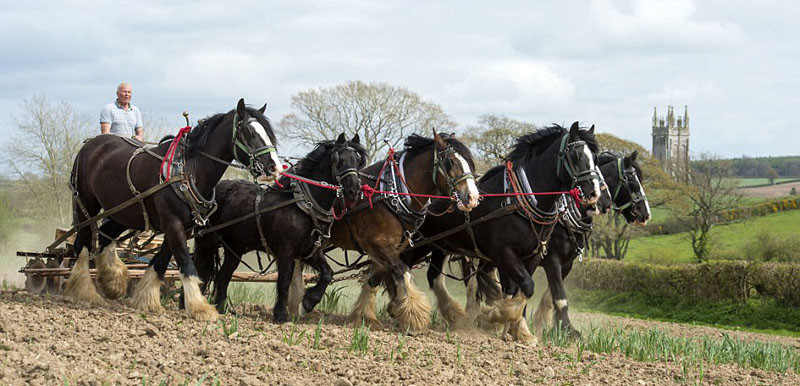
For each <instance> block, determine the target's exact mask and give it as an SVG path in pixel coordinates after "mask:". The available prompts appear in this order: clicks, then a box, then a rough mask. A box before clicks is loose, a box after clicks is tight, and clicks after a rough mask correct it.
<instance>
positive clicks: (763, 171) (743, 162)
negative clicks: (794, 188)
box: [722, 156, 800, 178]
mask: <svg viewBox="0 0 800 386" xmlns="http://www.w3.org/2000/svg"><path fill="white" fill-rule="evenodd" d="M722 161H724V162H731V164H732V165H731V166H732V167H733V174H734V175H735V176H737V177H743V178H769V174H770V171H771V170H774V171H775V172H776V173H777V175H778V176H779V177H800V156H781V157H748V156H743V157H742V158H733V159H730V160H722Z"/></svg>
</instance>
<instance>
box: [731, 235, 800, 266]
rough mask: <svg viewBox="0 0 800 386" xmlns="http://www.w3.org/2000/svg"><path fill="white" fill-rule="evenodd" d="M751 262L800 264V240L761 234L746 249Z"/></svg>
mask: <svg viewBox="0 0 800 386" xmlns="http://www.w3.org/2000/svg"><path fill="white" fill-rule="evenodd" d="M744 252H745V255H746V256H747V258H748V259H749V260H755V261H772V262H783V263H800V239H797V237H791V236H789V237H781V236H778V235H775V234H772V233H769V232H764V231H762V232H759V233H758V234H756V237H755V239H753V241H751V242H749V243H747V244H746V245H745V247H744Z"/></svg>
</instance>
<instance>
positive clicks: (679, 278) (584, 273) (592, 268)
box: [569, 259, 800, 306]
mask: <svg viewBox="0 0 800 386" xmlns="http://www.w3.org/2000/svg"><path fill="white" fill-rule="evenodd" d="M569 282H570V284H571V285H574V286H577V287H578V288H581V289H587V290H609V291H620V292H628V291H635V292H639V293H643V294H648V295H652V296H655V297H680V298H681V299H684V300H686V301H689V302H694V303H697V302H704V301H717V300H726V299H727V300H733V301H737V302H743V301H746V300H747V298H748V296H750V294H751V292H752V293H756V294H758V295H759V296H762V297H769V298H773V299H776V300H777V301H779V302H781V303H785V304H789V305H794V306H800V264H784V263H753V262H746V261H711V262H706V263H701V264H677V265H671V266H664V265H655V264H640V263H624V262H620V261H610V260H601V259H589V260H586V261H585V262H584V263H583V264H578V265H576V266H575V267H574V268H573V270H572V274H571V275H570V276H569Z"/></svg>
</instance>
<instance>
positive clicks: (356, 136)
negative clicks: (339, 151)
mask: <svg viewBox="0 0 800 386" xmlns="http://www.w3.org/2000/svg"><path fill="white" fill-rule="evenodd" d="M350 142H352V143H361V137H359V136H358V133H356V135H354V136H353V139H351V140H350Z"/></svg>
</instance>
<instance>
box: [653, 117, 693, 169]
mask: <svg viewBox="0 0 800 386" xmlns="http://www.w3.org/2000/svg"><path fill="white" fill-rule="evenodd" d="M653 156H654V157H656V159H658V160H659V161H661V166H662V167H663V168H664V171H665V172H667V174H669V175H671V176H672V177H673V178H675V179H678V180H684V179H686V178H687V177H688V173H687V172H688V167H689V108H688V107H687V106H684V110H683V117H681V116H678V117H676V116H675V112H674V111H673V109H672V106H668V107H667V116H666V117H659V116H658V113H657V112H656V108H655V107H653Z"/></svg>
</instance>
